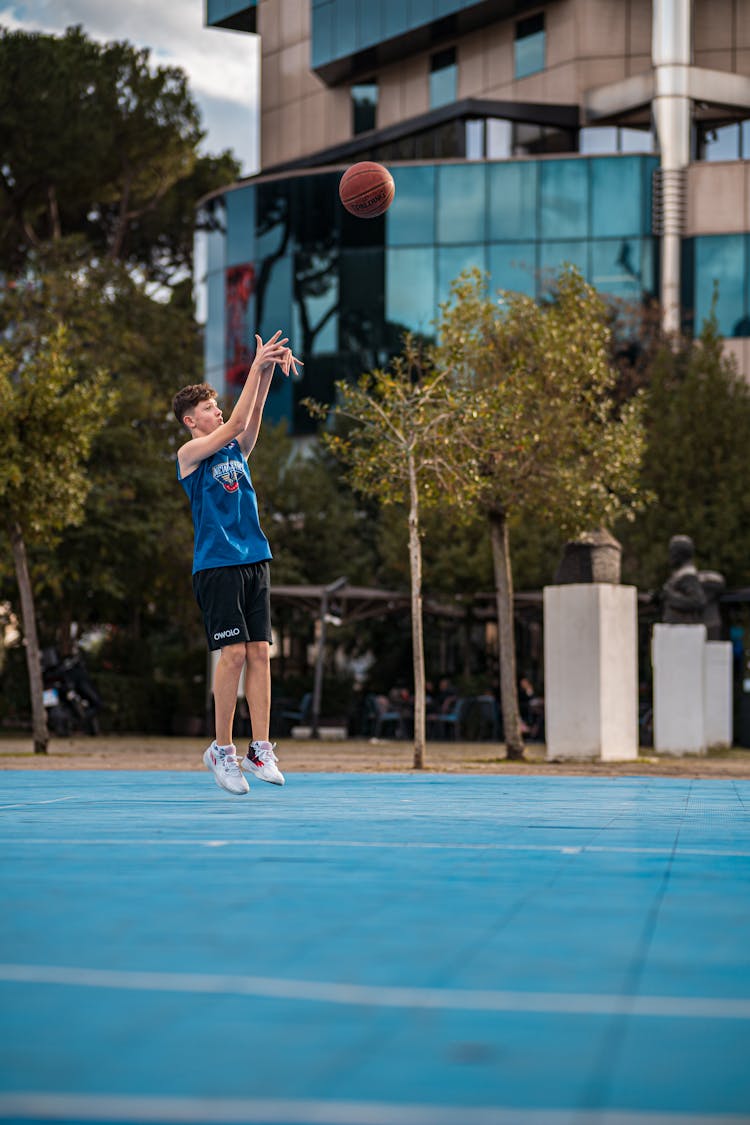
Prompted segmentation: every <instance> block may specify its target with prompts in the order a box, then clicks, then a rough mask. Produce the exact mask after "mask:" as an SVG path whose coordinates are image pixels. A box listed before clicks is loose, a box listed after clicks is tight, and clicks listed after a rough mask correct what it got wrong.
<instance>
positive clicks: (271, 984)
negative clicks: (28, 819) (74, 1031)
mask: <svg viewBox="0 0 750 1125" xmlns="http://www.w3.org/2000/svg"><path fill="white" fill-rule="evenodd" d="M0 982H5V983H8V984H52V985H69V986H72V987H74V988H113V989H125V990H127V991H132V992H183V993H204V994H210V995H217V994H223V995H228V996H264V997H267V998H271V999H274V1000H303V1001H305V1000H310V1001H314V1002H317V1003H325V1004H351V1005H360V1006H365V1007H376V1008H432V1009H442V1010H445V1011H449V1010H453V1011H475V1012H480V1011H481V1012H545V1013H548V1014H549V1013H552V1014H563V1015H583V1016H591V1015H596V1016H610V1015H632V1016H661V1017H667V1018H669V1019H673V1018H683V1019H731V1020H750V999H736V998H733V997H719V996H716V997H714V996H627V995H620V994H617V993H601V994H600V993H586V992H514V991H505V990H499V989H468V988H421V987H411V986H400V985H370V984H352V983H340V982H337V981H313V980H289V979H286V978H285V977H254V976H243V975H240V974H231V975H229V974H221V973H164V972H148V971H142V970H137V969H134V970H129V969H92V968H74V967H72V966H68V965H19V964H0Z"/></svg>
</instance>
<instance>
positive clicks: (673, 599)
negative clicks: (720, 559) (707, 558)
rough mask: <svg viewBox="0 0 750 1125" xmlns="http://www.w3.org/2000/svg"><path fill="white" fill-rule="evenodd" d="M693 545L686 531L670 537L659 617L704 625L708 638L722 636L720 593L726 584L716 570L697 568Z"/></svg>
mask: <svg viewBox="0 0 750 1125" xmlns="http://www.w3.org/2000/svg"><path fill="white" fill-rule="evenodd" d="M694 555H695V547H694V545H693V540H692V539H691V538H690V536H688V535H673V536H672V538H671V539H670V540H669V565H670V566H671V568H672V573H671V574H670V576H669V578H668V580H667V581H666V582H665V583H664V586H663V587H662V620H663V621H664V622H665V623H666V624H667V625H705V626H706V631H707V634H708V639H709V640H710V641H717V640H720V639H721V632H722V626H721V614H720V612H719V596H720V594H721V593H722V591H723V590H724V587H725V585H726V583H725V581H724V577H723V575H721V574H719V573H718V572H717V571H715V570H701V571H699V570H698V569H697V568H696V566H695V563H694V561H693V559H694Z"/></svg>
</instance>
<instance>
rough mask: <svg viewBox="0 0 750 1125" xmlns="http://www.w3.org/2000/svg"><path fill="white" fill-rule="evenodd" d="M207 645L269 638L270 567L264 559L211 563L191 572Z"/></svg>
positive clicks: (266, 639)
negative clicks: (221, 564)
mask: <svg viewBox="0 0 750 1125" xmlns="http://www.w3.org/2000/svg"><path fill="white" fill-rule="evenodd" d="M193 591H194V593H195V600H196V601H197V603H198V606H199V608H200V611H201V613H202V614H203V624H204V625H205V626H206V637H207V638H208V647H209V648H210V649H211V650H212V651H213V650H215V649H217V648H223V647H224V645H237V644H244V643H245V642H246V641H268V642H269V643H270V641H271V568H270V567H269V565H268V563H267V562H257V563H248V564H246V565H244V566H215V567H210V568H209V569H208V570H199V571H198V572H197V574H194V575H193Z"/></svg>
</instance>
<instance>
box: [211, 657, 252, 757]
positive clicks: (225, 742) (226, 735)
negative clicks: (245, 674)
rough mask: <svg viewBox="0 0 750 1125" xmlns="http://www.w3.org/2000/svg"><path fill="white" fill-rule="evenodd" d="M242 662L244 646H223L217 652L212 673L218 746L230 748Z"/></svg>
mask: <svg viewBox="0 0 750 1125" xmlns="http://www.w3.org/2000/svg"><path fill="white" fill-rule="evenodd" d="M244 660H245V645H244V644H239V645H225V646H224V647H223V648H222V649H221V650H220V652H219V662H218V664H217V665H216V671H215V673H214V710H215V718H216V742H217V745H219V746H230V745H231V744H232V727H233V725H234V711H235V708H236V706H237V688H238V686H239V682H240V673H241V671H242V665H243V663H244Z"/></svg>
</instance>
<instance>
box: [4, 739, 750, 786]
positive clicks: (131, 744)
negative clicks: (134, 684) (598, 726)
mask: <svg viewBox="0 0 750 1125" xmlns="http://www.w3.org/2000/svg"><path fill="white" fill-rule="evenodd" d="M205 747H206V740H205V739H200V738H155V737H149V736H146V737H137V736H124V737H117V736H109V737H101V738H71V739H53V740H52V742H51V743H50V751H49V754H48V755H46V756H44V755H34V754H33V753H32V746H31V741H30V739H29V738H28V737H23V738H9V737H4V738H0V770H3V769H18V768H19V767H21V768H23V769H43V770H47V769H55V770H62V769H138V770H203V769H204V766H203V762H202V754H203V751H204V749H205ZM243 749H244V748H243ZM278 753H279V758H280V762H281V767H282V769H283V770H285V771H286V772H288V773H297V772H300V771H305V772H318V771H323V772H367V773H370V772H380V773H382V772H392V771H394V770H396V771H398V770H407V769H410V768H411V766H412V761H413V757H414V750H413V746H412V744H410V743H408V742H393V741H381V742H372V741H367V740H357V739H349V740H347V741H346V742H324V741H307V742H296V741H294V740H292V739H289V740H285V741H283V742H281V743H280V745H279V747H278ZM544 755H545V749H544V747H543V746H541V745H539V744H532V745H530V746H527V748H526V757H527V758H528V761H527V762H507V761H506V760H505V748H504V747H503V746H502V745H497V744H494V743H488V742H460V743H457V744H455V743H451V742H430V743H428V744H427V765H426V768H427V770H428V771H430V772H438V773H468V774H485V773H489V774H495V773H496V774H507V773H508V772H509V771H510V772H512V773H513V774H541V775H545V776H551V775H554V774H566V775H574V776H581V775H586V776H597V777H606V776H633V775H639V776H644V775H645V776H663V777H705V778H708V777H738V778H739V777H745V778H750V750H741V749H736V750H732V751H729V752H727V753H722V754H717V755H709V756H707V757H694V756H687V757H683V758H673V757H669V756H661V757H658V756H656V755H654V754H653V752H652V751H649V750H644V751H643V756H642V757H641V758H639V759H638V760H637V761H635V762H564V763H562V762H561V763H557V762H547V761H545V760H544Z"/></svg>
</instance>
